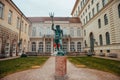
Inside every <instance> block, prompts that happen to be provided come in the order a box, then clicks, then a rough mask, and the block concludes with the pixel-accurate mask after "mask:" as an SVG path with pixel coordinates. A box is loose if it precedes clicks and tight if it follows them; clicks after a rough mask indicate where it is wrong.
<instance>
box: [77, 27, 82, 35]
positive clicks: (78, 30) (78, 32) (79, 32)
mask: <svg viewBox="0 0 120 80" xmlns="http://www.w3.org/2000/svg"><path fill="white" fill-rule="evenodd" d="M77 36H81V31H80V28H78V29H77Z"/></svg>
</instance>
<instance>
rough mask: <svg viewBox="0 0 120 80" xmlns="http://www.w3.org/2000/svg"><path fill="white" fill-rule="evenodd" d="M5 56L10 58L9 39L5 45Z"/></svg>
mask: <svg viewBox="0 0 120 80" xmlns="http://www.w3.org/2000/svg"><path fill="white" fill-rule="evenodd" d="M5 56H6V57H8V56H10V40H9V39H8V40H7V41H6V44H5Z"/></svg>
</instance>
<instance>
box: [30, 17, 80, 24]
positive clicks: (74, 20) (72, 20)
mask: <svg viewBox="0 0 120 80" xmlns="http://www.w3.org/2000/svg"><path fill="white" fill-rule="evenodd" d="M28 19H29V20H30V21H31V22H44V21H51V18H50V17H28ZM54 21H69V22H70V23H81V21H80V19H79V18H78V17H54Z"/></svg>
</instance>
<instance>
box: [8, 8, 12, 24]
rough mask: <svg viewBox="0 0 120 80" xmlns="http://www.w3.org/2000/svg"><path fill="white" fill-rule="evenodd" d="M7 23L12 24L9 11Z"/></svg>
mask: <svg viewBox="0 0 120 80" xmlns="http://www.w3.org/2000/svg"><path fill="white" fill-rule="evenodd" d="M8 23H9V24H11V23H12V11H11V10H9V13H8Z"/></svg>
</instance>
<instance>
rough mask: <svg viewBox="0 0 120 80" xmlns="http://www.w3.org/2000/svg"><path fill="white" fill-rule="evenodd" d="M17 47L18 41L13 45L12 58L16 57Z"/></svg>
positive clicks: (14, 41)
mask: <svg viewBox="0 0 120 80" xmlns="http://www.w3.org/2000/svg"><path fill="white" fill-rule="evenodd" d="M16 45H17V42H16V40H13V43H12V56H16Z"/></svg>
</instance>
